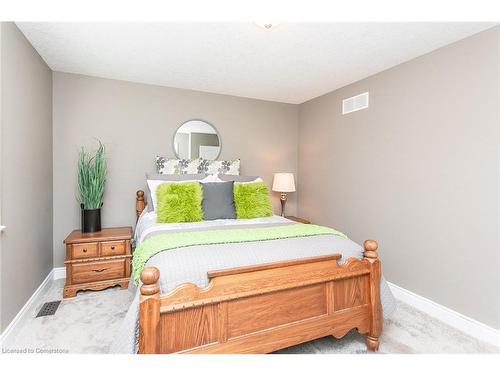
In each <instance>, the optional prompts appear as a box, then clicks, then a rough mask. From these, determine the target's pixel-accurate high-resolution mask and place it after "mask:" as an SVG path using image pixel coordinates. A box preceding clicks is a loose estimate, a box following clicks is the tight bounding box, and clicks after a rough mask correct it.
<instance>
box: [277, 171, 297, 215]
mask: <svg viewBox="0 0 500 375" xmlns="http://www.w3.org/2000/svg"><path fill="white" fill-rule="evenodd" d="M273 191H276V192H278V193H280V194H281V196H280V202H281V216H285V204H286V193H292V192H294V191H295V181H294V179H293V173H275V174H274V180H273Z"/></svg>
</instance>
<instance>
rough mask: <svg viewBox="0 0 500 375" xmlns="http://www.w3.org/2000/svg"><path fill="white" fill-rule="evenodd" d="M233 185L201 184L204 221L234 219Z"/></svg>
mask: <svg viewBox="0 0 500 375" xmlns="http://www.w3.org/2000/svg"><path fill="white" fill-rule="evenodd" d="M233 185H234V182H233V181H227V182H202V183H201V186H202V187H203V201H202V202H201V208H202V209H203V219H204V220H216V219H236V212H235V207H234V195H233Z"/></svg>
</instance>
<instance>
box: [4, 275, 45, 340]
mask: <svg viewBox="0 0 500 375" xmlns="http://www.w3.org/2000/svg"><path fill="white" fill-rule="evenodd" d="M52 280H54V269H52V270H51V271H50V272H49V274H48V275H47V277H45V279H44V280H43V281H42V283H41V284H40V286H39V287H38V288H37V290H35V292H34V293H33V294H32V295H31V297H30V298H29V299H28V301H26V303H25V304H24V306H23V307H22V308H21V310H20V311H19V312H18V313H17V315H16V316H15V317H14V319H12V321H11V322H10V324H9V325H8V326H7V328H5V330H4V331H3V332H2V334H1V335H0V346H1V347H3V345H4V344H8V343H9V338H11V337H15V335H16V333H17V332H18V330H19V329H20V328H21V327H22V326H23V324H22V323H23V322H24V321H25V320H26V319H29V318H30V316H29V314H28V312H29V311H30V308H31V307H32V305H33V304H34V303H35V301H36V299H37V298H38V296H40V295H41V294H42V293H43V292H45V289H46V288H47V287H48V285H49V282H50V281H52Z"/></svg>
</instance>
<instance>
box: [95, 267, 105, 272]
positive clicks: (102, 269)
mask: <svg viewBox="0 0 500 375" xmlns="http://www.w3.org/2000/svg"><path fill="white" fill-rule="evenodd" d="M92 271H94V272H102V271H106V268H101V269H99V270H92Z"/></svg>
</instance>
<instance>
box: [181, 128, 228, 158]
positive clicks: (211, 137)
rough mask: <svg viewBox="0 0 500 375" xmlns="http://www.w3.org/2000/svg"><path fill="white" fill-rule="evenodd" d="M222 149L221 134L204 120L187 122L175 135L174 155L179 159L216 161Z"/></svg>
mask: <svg viewBox="0 0 500 375" xmlns="http://www.w3.org/2000/svg"><path fill="white" fill-rule="evenodd" d="M220 149H221V141H220V137H219V133H217V130H216V129H215V127H214V126H213V125H212V124H209V123H208V122H206V121H203V120H189V121H186V122H185V123H183V124H182V125H181V126H179V128H178V129H177V131H176V132H175V134H174V153H175V156H177V158H179V159H196V158H203V159H207V160H216V159H217V158H218V157H219V154H220Z"/></svg>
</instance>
